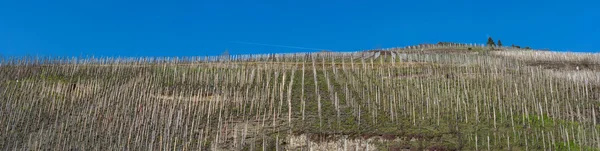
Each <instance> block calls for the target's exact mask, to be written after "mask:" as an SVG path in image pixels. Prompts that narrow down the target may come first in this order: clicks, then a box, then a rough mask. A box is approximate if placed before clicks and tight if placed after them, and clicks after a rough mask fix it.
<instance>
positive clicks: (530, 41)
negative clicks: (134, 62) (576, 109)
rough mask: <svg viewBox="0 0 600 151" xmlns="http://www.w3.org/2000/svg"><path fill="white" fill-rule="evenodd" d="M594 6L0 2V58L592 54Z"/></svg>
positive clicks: (375, 1)
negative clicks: (501, 48) (493, 48)
mask: <svg viewBox="0 0 600 151" xmlns="http://www.w3.org/2000/svg"><path fill="white" fill-rule="evenodd" d="M598 6H600V2H597V1H595V0H586V1H582V0H569V1H565V0H560V1H559V0H496V1H489V0H412V1H401V0H394V1H392V0H390V1H381V0H238V1H234V0H212V1H208V0H189V1H182V0H163V1H154V0H0V55H4V56H18V55H27V54H28V55H53V56H80V55H96V56H196V55H201V56H203V55H218V54H221V53H222V52H223V51H224V50H226V49H228V50H229V52H230V53H231V54H248V53H274V52H306V51H318V50H319V49H329V50H336V51H354V50H362V49H373V48H378V47H383V48H386V47H397V46H406V45H414V44H419V43H436V42H438V41H448V42H465V43H485V42H486V40H487V36H492V37H493V38H494V39H495V40H497V39H501V40H502V41H503V43H504V44H505V45H510V44H513V43H514V44H517V45H521V46H530V47H533V48H550V49H553V50H561V51H586V52H599V51H600V44H599V41H598V40H600V38H598V36H599V34H600V31H599V28H600V21H599V20H600V10H599V8H598Z"/></svg>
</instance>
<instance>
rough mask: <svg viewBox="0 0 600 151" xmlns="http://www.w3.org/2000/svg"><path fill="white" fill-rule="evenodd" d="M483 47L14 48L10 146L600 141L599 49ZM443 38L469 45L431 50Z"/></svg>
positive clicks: (0, 90)
mask: <svg viewBox="0 0 600 151" xmlns="http://www.w3.org/2000/svg"><path fill="white" fill-rule="evenodd" d="M476 47H477V48H482V49H483V48H485V47H484V46H483V45H480V44H464V45H442V46H440V45H417V46H408V47H404V48H390V49H384V50H383V51H386V52H384V53H382V52H377V51H374V52H369V51H357V52H323V53H291V54H262V55H231V56H229V57H227V59H223V56H207V57H139V58H111V57H104V58H94V57H88V58H61V57H56V58H52V57H23V58H7V59H3V60H2V62H0V116H1V117H3V118H1V119H0V149H2V150H70V149H77V150H122V149H124V150H216V149H230V150H295V149H305V148H310V147H311V146H313V147H314V146H319V143H320V142H330V141H334V142H338V143H337V144H338V145H340V144H345V145H341V146H343V148H344V149H349V148H352V147H354V148H357V149H358V148H360V149H359V150H376V149H377V148H378V147H381V146H385V147H384V148H388V149H391V148H394V147H397V146H394V145H398V144H403V145H405V146H409V147H411V148H413V149H418V148H422V149H426V148H436V147H438V148H440V147H441V148H446V149H458V150H479V149H488V150H511V149H514V150H568V149H577V150H597V149H598V148H600V143H599V142H600V135H599V133H598V130H600V126H598V120H600V118H599V117H598V116H597V114H598V112H599V111H600V108H599V106H600V102H599V101H600V74H599V73H598V71H596V70H595V69H596V68H595V67H596V66H598V65H599V62H597V61H595V60H594V59H596V58H598V55H597V54H575V53H552V52H543V53H540V52H534V51H523V50H510V51H508V50H506V51H493V52H491V53H482V52H477V51H468V52H467V51H466V48H476ZM438 49H456V50H461V51H456V52H454V51H453V53H439V52H436V53H429V52H424V51H433V50H438ZM387 52H390V53H387ZM596 60H600V59H596ZM532 61H533V62H535V61H538V62H547V61H556V62H572V63H573V64H577V65H580V64H581V63H582V62H583V63H585V65H586V68H584V69H585V70H586V71H577V73H579V74H567V73H566V72H569V71H560V70H552V69H548V68H544V67H542V66H540V65H538V66H532V65H531V62H532ZM581 66H582V67H581V68H583V65H581ZM578 69H579V68H578ZM372 138H381V139H383V140H385V141H383V142H382V141H369V140H372ZM299 140H303V141H299ZM292 142H295V143H292ZM334 146H335V145H334ZM337 147H340V146H337Z"/></svg>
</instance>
